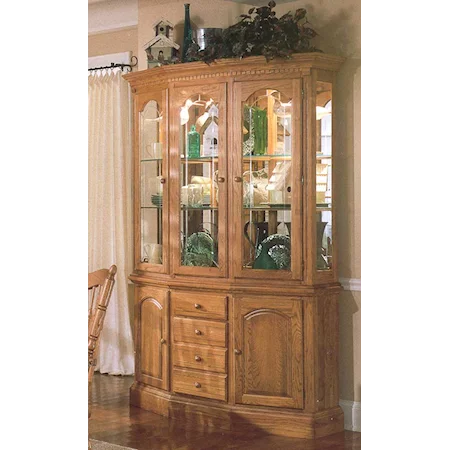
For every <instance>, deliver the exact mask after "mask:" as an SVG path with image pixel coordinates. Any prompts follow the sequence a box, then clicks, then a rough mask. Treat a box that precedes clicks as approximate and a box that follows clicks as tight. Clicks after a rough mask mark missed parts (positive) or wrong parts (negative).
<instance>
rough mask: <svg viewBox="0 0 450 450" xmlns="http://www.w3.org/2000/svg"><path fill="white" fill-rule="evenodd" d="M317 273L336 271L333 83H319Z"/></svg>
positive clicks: (317, 85)
mask: <svg viewBox="0 0 450 450" xmlns="http://www.w3.org/2000/svg"><path fill="white" fill-rule="evenodd" d="M315 85H316V89H315V105H316V142H315V144H316V146H315V147H316V164H315V167H316V173H315V195H316V214H315V216H316V217H315V220H316V230H315V231H316V258H315V259H316V270H317V271H320V272H324V271H325V272H327V271H328V272H329V271H331V270H332V268H333V212H332V208H333V186H332V156H333V146H332V83H330V82H325V81H316V83H315Z"/></svg>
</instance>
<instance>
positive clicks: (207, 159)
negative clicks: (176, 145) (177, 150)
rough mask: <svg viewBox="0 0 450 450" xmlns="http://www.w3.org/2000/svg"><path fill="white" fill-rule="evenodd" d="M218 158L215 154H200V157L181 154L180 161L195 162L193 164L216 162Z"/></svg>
mask: <svg viewBox="0 0 450 450" xmlns="http://www.w3.org/2000/svg"><path fill="white" fill-rule="evenodd" d="M218 161H219V159H218V157H217V156H200V158H185V157H184V155H181V162H185V163H195V164H203V163H208V162H216V163H217V162H218Z"/></svg>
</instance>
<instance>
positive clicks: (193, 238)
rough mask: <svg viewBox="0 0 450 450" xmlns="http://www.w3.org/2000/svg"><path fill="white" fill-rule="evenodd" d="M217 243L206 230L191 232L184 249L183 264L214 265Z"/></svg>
mask: <svg viewBox="0 0 450 450" xmlns="http://www.w3.org/2000/svg"><path fill="white" fill-rule="evenodd" d="M214 256H215V243H214V239H213V238H212V237H211V235H210V234H208V233H205V232H204V231H199V232H198V233H193V234H191V235H190V236H189V237H188V238H187V239H186V245H185V247H184V251H183V265H185V266H202V267H211V266H213V265H214Z"/></svg>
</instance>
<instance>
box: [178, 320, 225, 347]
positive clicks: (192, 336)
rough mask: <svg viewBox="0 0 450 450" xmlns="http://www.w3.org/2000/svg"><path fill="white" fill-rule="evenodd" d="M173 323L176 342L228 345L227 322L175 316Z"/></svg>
mask: <svg viewBox="0 0 450 450" xmlns="http://www.w3.org/2000/svg"><path fill="white" fill-rule="evenodd" d="M172 324H173V325H172V326H173V339H174V341H175V342H186V343H192V344H201V345H213V346H214V345H215V346H217V347H226V326H227V325H226V324H225V323H222V322H212V321H210V320H199V319H187V318H184V317H174V318H173V321H172Z"/></svg>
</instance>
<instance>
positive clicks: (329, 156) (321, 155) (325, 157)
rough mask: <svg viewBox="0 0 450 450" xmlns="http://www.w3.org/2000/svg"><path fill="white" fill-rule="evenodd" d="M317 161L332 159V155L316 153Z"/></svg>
mask: <svg viewBox="0 0 450 450" xmlns="http://www.w3.org/2000/svg"><path fill="white" fill-rule="evenodd" d="M316 158H317V159H331V155H324V154H323V153H316Z"/></svg>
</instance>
